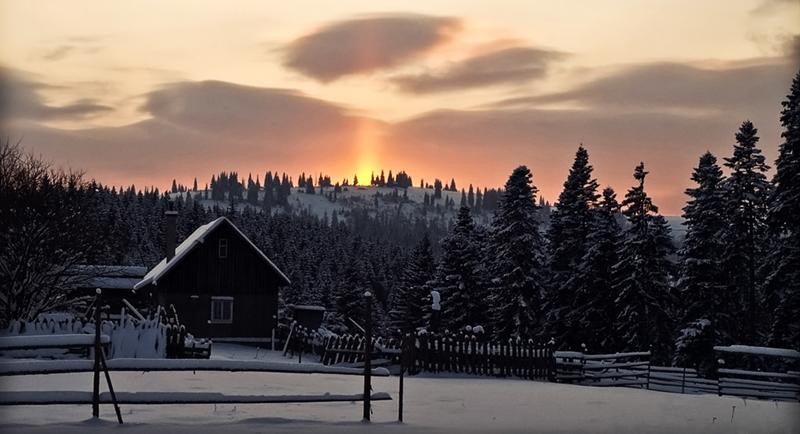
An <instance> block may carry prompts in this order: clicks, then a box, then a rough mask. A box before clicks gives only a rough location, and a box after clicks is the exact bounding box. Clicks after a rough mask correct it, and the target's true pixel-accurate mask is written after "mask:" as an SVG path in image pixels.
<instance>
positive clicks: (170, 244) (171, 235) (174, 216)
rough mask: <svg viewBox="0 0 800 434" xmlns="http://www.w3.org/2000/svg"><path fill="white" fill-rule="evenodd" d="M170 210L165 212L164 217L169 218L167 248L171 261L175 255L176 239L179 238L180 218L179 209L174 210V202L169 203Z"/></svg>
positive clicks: (168, 258) (168, 257) (168, 259)
mask: <svg viewBox="0 0 800 434" xmlns="http://www.w3.org/2000/svg"><path fill="white" fill-rule="evenodd" d="M169 208H170V209H169V210H168V211H165V212H164V217H165V218H166V220H167V230H166V237H167V239H166V243H165V245H166V248H167V252H166V253H167V262H169V261H171V260H172V258H174V257H175V241H176V238H177V234H176V232H177V229H176V223H177V220H178V211H173V210H172V202H170V204H169Z"/></svg>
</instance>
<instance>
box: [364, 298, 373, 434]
mask: <svg viewBox="0 0 800 434" xmlns="http://www.w3.org/2000/svg"><path fill="white" fill-rule="evenodd" d="M364 316H365V318H364V422H369V421H370V412H371V410H372V409H371V408H370V407H371V404H372V403H371V402H370V399H371V398H372V293H370V292H369V291H367V292H365V293H364Z"/></svg>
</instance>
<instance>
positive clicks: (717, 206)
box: [677, 152, 732, 344]
mask: <svg viewBox="0 0 800 434" xmlns="http://www.w3.org/2000/svg"><path fill="white" fill-rule="evenodd" d="M692 181H694V182H695V183H697V187H695V188H689V189H687V190H686V195H688V196H689V201H688V202H687V204H686V206H685V207H684V208H683V218H684V225H686V237H685V238H684V241H683V246H682V248H681V250H680V258H681V262H680V279H679V280H678V283H677V288H678V290H679V291H680V293H679V294H680V297H681V304H682V306H683V314H682V316H681V320H682V322H683V323H684V324H688V323H691V322H695V321H697V320H701V319H706V320H709V321H710V322H711V325H712V326H713V329H714V330H716V332H717V333H719V336H718V337H717V338H716V342H717V343H718V344H719V343H722V342H727V341H729V340H730V338H731V333H730V330H731V319H730V316H729V315H730V312H731V307H732V306H730V305H729V299H728V294H727V286H726V285H725V276H724V275H723V274H722V272H721V271H722V259H721V256H720V253H721V252H722V251H723V249H724V245H723V244H722V242H721V238H720V237H721V235H722V231H723V230H724V229H725V216H724V212H725V210H724V205H725V203H724V197H723V195H722V190H721V186H722V182H723V177H722V170H721V169H720V167H719V166H718V165H717V158H716V157H714V155H712V154H711V153H710V152H706V153H705V154H703V155H702V156H701V157H700V162H699V163H698V165H697V168H696V169H695V170H694V173H693V174H692Z"/></svg>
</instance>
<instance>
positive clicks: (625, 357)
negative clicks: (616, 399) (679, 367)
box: [553, 351, 650, 388]
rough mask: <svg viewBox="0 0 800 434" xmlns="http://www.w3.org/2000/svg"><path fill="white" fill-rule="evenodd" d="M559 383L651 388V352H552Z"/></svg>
mask: <svg viewBox="0 0 800 434" xmlns="http://www.w3.org/2000/svg"><path fill="white" fill-rule="evenodd" d="M553 357H554V358H555V364H556V377H555V378H556V380H557V381H559V382H571V383H579V384H588V385H592V386H636V387H645V388H649V387H650V383H649V380H650V352H649V351H645V352H633V353H614V354H583V353H580V352H575V351H556V352H554V353H553Z"/></svg>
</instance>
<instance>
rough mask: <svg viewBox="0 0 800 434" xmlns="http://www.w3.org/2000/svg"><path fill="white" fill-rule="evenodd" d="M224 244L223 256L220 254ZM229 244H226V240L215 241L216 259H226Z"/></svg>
mask: <svg viewBox="0 0 800 434" xmlns="http://www.w3.org/2000/svg"><path fill="white" fill-rule="evenodd" d="M223 242H225V255H223V254H222V243H223ZM229 246H230V244H228V239H227V238H220V239H219V241H217V258H219V259H227V258H228V248H229Z"/></svg>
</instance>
